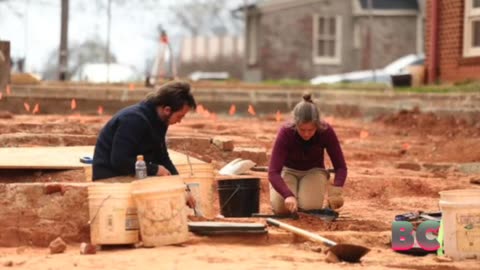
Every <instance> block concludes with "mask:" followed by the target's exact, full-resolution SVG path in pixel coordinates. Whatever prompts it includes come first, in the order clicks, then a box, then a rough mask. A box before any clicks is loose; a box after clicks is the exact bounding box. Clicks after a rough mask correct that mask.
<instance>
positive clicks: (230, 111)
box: [228, 104, 237, 115]
mask: <svg viewBox="0 0 480 270" xmlns="http://www.w3.org/2000/svg"><path fill="white" fill-rule="evenodd" d="M236 111H237V107H236V106H235V104H232V106H230V110H229V111H228V114H229V115H234V114H235V112H236Z"/></svg>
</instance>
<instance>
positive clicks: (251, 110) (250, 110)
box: [248, 105, 256, 115]
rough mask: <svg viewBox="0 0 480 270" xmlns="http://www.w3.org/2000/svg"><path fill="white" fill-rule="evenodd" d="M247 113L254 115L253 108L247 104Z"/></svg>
mask: <svg viewBox="0 0 480 270" xmlns="http://www.w3.org/2000/svg"><path fill="white" fill-rule="evenodd" d="M248 113H249V114H251V115H256V113H255V109H254V108H253V106H252V105H248Z"/></svg>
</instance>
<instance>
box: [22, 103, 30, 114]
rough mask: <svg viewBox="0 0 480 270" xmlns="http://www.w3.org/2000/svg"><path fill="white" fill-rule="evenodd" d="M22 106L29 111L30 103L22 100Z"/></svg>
mask: <svg viewBox="0 0 480 270" xmlns="http://www.w3.org/2000/svg"><path fill="white" fill-rule="evenodd" d="M23 107H24V108H25V111H27V112H30V105H29V104H28V103H26V102H24V103H23Z"/></svg>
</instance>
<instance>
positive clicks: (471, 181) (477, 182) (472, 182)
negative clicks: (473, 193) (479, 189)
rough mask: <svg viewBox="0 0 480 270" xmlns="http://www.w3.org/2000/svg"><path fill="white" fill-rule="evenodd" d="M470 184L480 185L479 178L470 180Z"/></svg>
mask: <svg viewBox="0 0 480 270" xmlns="http://www.w3.org/2000/svg"><path fill="white" fill-rule="evenodd" d="M470 183H471V184H474V185H480V178H472V179H470Z"/></svg>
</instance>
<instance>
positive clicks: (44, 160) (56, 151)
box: [0, 146, 203, 170]
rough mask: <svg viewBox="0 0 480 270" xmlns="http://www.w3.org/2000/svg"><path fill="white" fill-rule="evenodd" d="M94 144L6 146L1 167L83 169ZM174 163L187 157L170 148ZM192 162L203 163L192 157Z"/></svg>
mask: <svg viewBox="0 0 480 270" xmlns="http://www.w3.org/2000/svg"><path fill="white" fill-rule="evenodd" d="M93 151H94V146H69V147H6V148H0V169H58V170H63V169H82V168H87V170H88V168H90V167H91V165H90V164H84V163H81V162H80V158H81V157H84V156H90V157H93ZM169 154H170V158H171V159H172V161H173V163H174V164H184V163H186V162H187V157H186V156H185V155H184V154H182V153H179V152H176V151H173V150H169ZM190 162H192V163H203V161H201V160H199V159H195V158H192V157H190Z"/></svg>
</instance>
